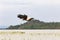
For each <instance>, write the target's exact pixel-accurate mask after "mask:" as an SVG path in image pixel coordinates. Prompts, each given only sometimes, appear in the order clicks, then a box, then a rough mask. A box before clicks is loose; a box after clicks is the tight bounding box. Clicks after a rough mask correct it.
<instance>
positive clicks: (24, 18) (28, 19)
mask: <svg viewBox="0 0 60 40" xmlns="http://www.w3.org/2000/svg"><path fill="white" fill-rule="evenodd" d="M17 17H18V18H20V19H23V20H26V21H31V20H32V19H33V18H28V16H27V15H25V14H24V15H22V14H18V16H17Z"/></svg>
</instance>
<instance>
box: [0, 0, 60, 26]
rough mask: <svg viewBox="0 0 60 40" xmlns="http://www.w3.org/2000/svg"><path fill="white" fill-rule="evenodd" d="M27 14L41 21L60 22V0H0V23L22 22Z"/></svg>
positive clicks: (12, 23) (13, 23) (5, 24)
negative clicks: (19, 15) (22, 17)
mask: <svg viewBox="0 0 60 40" xmlns="http://www.w3.org/2000/svg"><path fill="white" fill-rule="evenodd" d="M18 14H26V15H28V16H29V17H33V18H35V19H37V20H40V21H45V22H60V0H0V25H4V26H9V25H17V24H22V23H24V22H25V21H23V20H20V19H19V18H17V15H18Z"/></svg>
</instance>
